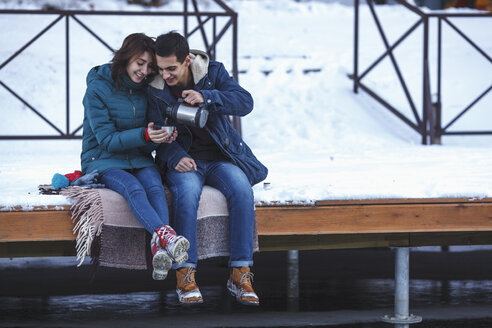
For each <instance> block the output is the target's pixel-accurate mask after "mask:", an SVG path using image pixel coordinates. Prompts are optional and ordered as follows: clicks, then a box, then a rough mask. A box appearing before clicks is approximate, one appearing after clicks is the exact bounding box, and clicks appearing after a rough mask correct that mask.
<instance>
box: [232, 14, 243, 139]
mask: <svg viewBox="0 0 492 328" xmlns="http://www.w3.org/2000/svg"><path fill="white" fill-rule="evenodd" d="M237 37H238V26H237V13H233V14H232V76H234V79H235V80H236V81H238V82H239V76H238V67H237V45H238V40H237ZM232 126H233V127H234V128H235V129H236V131H237V132H238V133H239V134H240V135H242V129H241V119H240V118H239V117H238V116H233V118H232Z"/></svg>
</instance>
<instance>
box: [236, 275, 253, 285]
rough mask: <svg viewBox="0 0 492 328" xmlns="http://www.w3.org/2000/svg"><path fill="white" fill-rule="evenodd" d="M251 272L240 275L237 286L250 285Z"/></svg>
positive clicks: (251, 279)
mask: <svg viewBox="0 0 492 328" xmlns="http://www.w3.org/2000/svg"><path fill="white" fill-rule="evenodd" d="M253 276H254V274H253V272H245V273H243V274H242V275H241V279H239V285H242V284H248V285H251V282H252V281H253Z"/></svg>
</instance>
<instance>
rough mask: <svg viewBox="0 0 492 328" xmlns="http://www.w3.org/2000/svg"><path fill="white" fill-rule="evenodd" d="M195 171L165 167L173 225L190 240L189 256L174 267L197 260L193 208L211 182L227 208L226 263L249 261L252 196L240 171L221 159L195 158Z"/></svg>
mask: <svg viewBox="0 0 492 328" xmlns="http://www.w3.org/2000/svg"><path fill="white" fill-rule="evenodd" d="M195 162H196V164H197V171H195V170H193V169H192V170H191V171H189V172H186V173H180V172H178V171H175V170H168V171H167V173H166V181H167V184H168V186H169V188H170V190H171V192H172V194H173V216H174V217H173V218H174V222H173V223H174V224H173V225H174V228H175V229H176V232H177V233H178V234H179V235H182V236H184V237H186V238H187V239H188V241H189V242H190V248H189V249H188V256H189V259H188V261H187V262H186V263H184V264H181V265H174V268H175V269H176V268H180V267H186V266H188V267H194V268H196V264H197V252H196V238H197V211H198V203H199V201H200V195H201V193H202V187H203V185H204V184H207V185H209V186H212V187H214V188H216V189H218V190H220V191H221V192H222V194H224V196H225V198H226V199H227V205H228V208H229V231H230V241H231V248H230V258H229V266H230V267H242V266H252V265H253V231H254V218H255V211H254V197H253V189H252V188H251V184H250V183H249V180H248V178H247V177H246V175H245V174H244V172H243V171H242V170H241V169H240V168H239V167H237V166H236V165H234V164H232V163H230V162H223V161H200V160H197V161H195Z"/></svg>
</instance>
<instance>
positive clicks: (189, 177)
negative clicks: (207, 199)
mask: <svg viewBox="0 0 492 328" xmlns="http://www.w3.org/2000/svg"><path fill="white" fill-rule="evenodd" d="M167 183H168V185H169V188H170V190H171V192H172V193H173V195H175V196H177V197H182V198H187V199H190V200H194V199H200V195H201V193H202V187H203V186H202V183H201V182H200V180H199V179H198V178H197V177H196V176H195V175H194V174H189V173H174V174H173V175H172V176H168V179H167Z"/></svg>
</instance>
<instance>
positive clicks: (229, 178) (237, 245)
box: [206, 162, 260, 305]
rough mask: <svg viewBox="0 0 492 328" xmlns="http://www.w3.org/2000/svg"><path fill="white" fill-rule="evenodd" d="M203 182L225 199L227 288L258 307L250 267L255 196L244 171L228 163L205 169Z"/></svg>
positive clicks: (211, 165) (214, 163) (217, 163)
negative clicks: (226, 214)
mask: <svg viewBox="0 0 492 328" xmlns="http://www.w3.org/2000/svg"><path fill="white" fill-rule="evenodd" d="M206 183H207V184H208V185H210V186H213V187H215V188H217V189H219V190H220V191H221V192H222V193H223V194H224V196H225V197H226V199H227V204H228V207H229V228H230V240H231V256H230V259H229V267H230V268H231V269H230V270H231V272H230V276H229V280H228V281H227V289H229V291H230V292H231V294H232V295H233V296H235V297H236V300H237V301H238V302H240V303H242V304H245V305H259V304H260V300H259V298H258V295H256V293H255V291H254V289H253V285H252V280H253V279H252V278H253V273H252V272H251V271H250V266H252V265H253V233H254V218H255V212H254V196H253V189H252V188H251V184H250V183H249V180H248V178H247V177H246V175H245V174H244V172H243V171H242V170H241V169H240V168H238V167H237V166H235V165H234V164H232V163H229V162H213V163H211V164H210V165H209V166H208V170H207V174H206Z"/></svg>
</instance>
